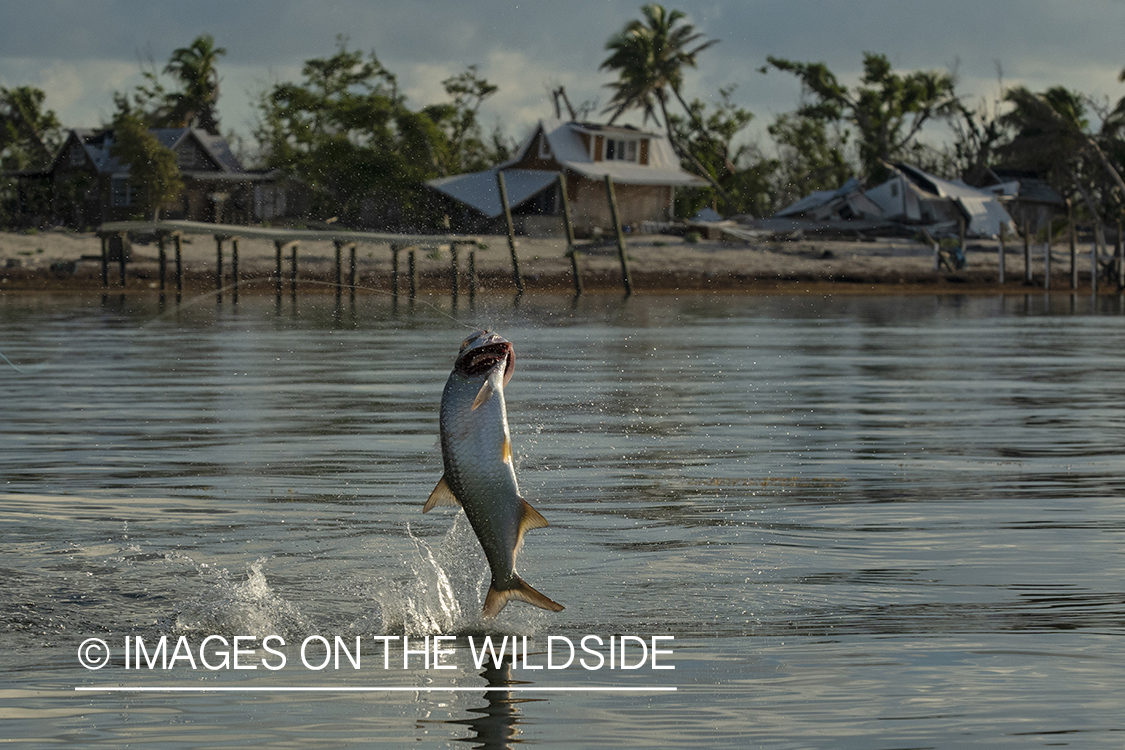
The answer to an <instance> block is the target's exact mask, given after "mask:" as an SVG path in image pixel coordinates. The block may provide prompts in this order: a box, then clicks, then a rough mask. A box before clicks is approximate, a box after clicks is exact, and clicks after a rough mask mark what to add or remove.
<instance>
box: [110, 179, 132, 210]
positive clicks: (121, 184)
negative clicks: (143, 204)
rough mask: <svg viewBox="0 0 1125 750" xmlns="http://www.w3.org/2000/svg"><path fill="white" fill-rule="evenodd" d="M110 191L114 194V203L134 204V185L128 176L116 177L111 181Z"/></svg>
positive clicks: (117, 204)
mask: <svg viewBox="0 0 1125 750" xmlns="http://www.w3.org/2000/svg"><path fill="white" fill-rule="evenodd" d="M110 192H111V193H112V194H113V196H112V203H113V205H115V206H131V205H133V187H132V186H131V185H130V184H129V179H128V178H127V177H114V178H113V179H112V180H111V181H110Z"/></svg>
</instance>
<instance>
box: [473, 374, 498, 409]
mask: <svg viewBox="0 0 1125 750" xmlns="http://www.w3.org/2000/svg"><path fill="white" fill-rule="evenodd" d="M492 393H493V389H492V380H491V378H490V379H488V380H486V381H484V385H482V386H481V387H480V390H479V391H477V397H476V398H474V399H473V408H472V409H470V411H476V410H477V407H478V406H480V405H482V404H484V403H487V402H488V399H490V398H492Z"/></svg>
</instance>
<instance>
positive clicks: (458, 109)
mask: <svg viewBox="0 0 1125 750" xmlns="http://www.w3.org/2000/svg"><path fill="white" fill-rule="evenodd" d="M441 83H442V86H443V87H444V88H445V93H446V94H448V95H449V96H450V97H452V101H450V102H448V103H442V104H434V105H431V106H429V107H426V108H425V109H423V112H424V113H425V114H426V115H427V116H428V117H429V118H430V119H431V120H432V121H433V122H434V123H435V124H437V126H438V127H439V128H440V129H441V130H442V131H443V133H444V135H445V139H444V140H445V143H444V146H445V147H444V148H442V149H440V153H438V154H435V167H436V168H437V170H438V173H439V174H441V175H442V176H445V175H450V174H458V173H461V172H476V171H480V170H484V169H488V168H489V167H491V166H492V165H493V164H495V163H496V161H497V159H496V149H495V147H493V148H490V147H489V145H488V144H487V143H486V142H485V137H484V134H483V133H482V132H481V127H480V122H479V120H478V119H477V111H478V110H479V109H480V105H481V104H482V103H483V102H484V100H485V99H487V98H488V97H490V96H492V95H493V94H495V93H496V92H497V91H499V87H497V86H494V85H492V84H491V83H489V82H488V81H487V80H485V79H484V78H482V77H481V76H480V75H478V74H477V66H475V65H470V66H469V67H468V68H466V69H465V71H464V72H463V73H461V74H459V75H456V76H451V77H449V78H446V79H445V80H444V81H442V82H441ZM494 146H495V144H494Z"/></svg>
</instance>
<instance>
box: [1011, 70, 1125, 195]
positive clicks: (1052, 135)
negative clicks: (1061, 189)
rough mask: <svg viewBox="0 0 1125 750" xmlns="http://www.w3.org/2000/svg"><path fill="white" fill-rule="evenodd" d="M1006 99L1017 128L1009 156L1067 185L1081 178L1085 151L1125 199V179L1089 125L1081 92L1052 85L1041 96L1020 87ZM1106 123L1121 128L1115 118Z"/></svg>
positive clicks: (1012, 124)
mask: <svg viewBox="0 0 1125 750" xmlns="http://www.w3.org/2000/svg"><path fill="white" fill-rule="evenodd" d="M1004 99H1005V100H1006V101H1007V102H1009V103H1010V104H1011V105H1012V110H1011V111H1010V112H1009V113H1008V114H1006V115H1005V116H1004V121H1005V122H1006V123H1007V124H1008V125H1009V126H1011V127H1012V128H1013V129H1014V130H1015V131H1016V134H1015V136H1014V137H1013V138H1012V141H1011V143H1009V144H1007V145H1006V146H1005V147H1004V148H1003V149H1002V153H1003V154H1004V155H1005V156H1006V157H1007V158H1008V159H1009V160H1011V161H1014V162H1017V163H1019V164H1021V165H1023V166H1028V167H1030V168H1032V169H1036V170H1038V171H1040V172H1043V173H1044V174H1046V175H1048V179H1051V180H1053V181H1054V182H1056V184H1057V183H1064V184H1065V182H1067V181H1069V180H1077V178H1078V175H1079V174H1080V173H1081V171H1082V166H1081V158H1082V156H1083V155H1084V154H1085V155H1088V156H1090V157H1092V158H1093V160H1094V161H1095V162H1096V163H1097V165H1098V167H1099V168H1100V169H1102V170H1104V172H1105V174H1106V176H1107V177H1108V178H1109V179H1110V180H1111V181H1112V183H1113V185H1114V186H1115V187H1117V188H1118V189H1119V190H1120V191H1121V194H1122V197H1123V198H1125V181H1122V179H1121V174H1120V173H1119V172H1118V171H1117V169H1116V168H1115V167H1114V166H1113V165H1112V164H1111V163H1110V161H1109V159H1108V158H1107V157H1106V155H1105V151H1103V149H1102V147H1101V145H1099V143H1098V141H1097V139H1096V138H1095V137H1094V136H1093V135H1092V134H1090V133H1089V132H1088V128H1089V125H1090V123H1089V120H1088V119H1087V117H1086V105H1085V102H1084V100H1083V97H1082V96H1081V95H1080V94H1078V93H1076V92H1073V91H1070V90H1068V89H1066V88H1065V87H1063V86H1053V87H1051V88H1049V89H1047V90H1046V91H1044V92H1043V93H1042V94H1033V93H1032V92H1031V91H1029V90H1027V89H1026V88H1025V87H1023V86H1016V87H1014V88H1011V89H1009V90H1008V92H1007V93H1006V94H1005V96H1004ZM1107 125H1108V130H1109V131H1110V132H1111V133H1112V132H1113V131H1114V130H1115V129H1116V128H1117V123H1116V121H1115V120H1113V119H1110V120H1107Z"/></svg>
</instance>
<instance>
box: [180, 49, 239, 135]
mask: <svg viewBox="0 0 1125 750" xmlns="http://www.w3.org/2000/svg"><path fill="white" fill-rule="evenodd" d="M226 53H227V51H226V48H224V47H216V46H215V40H214V38H213V37H212V36H211V35H210V34H202V35H200V36H198V37H196V39H195V41H193V42H192V43H191V45H190V46H188V47H180V48H179V49H177V50H175V51H173V52H172V57H171V58H170V59H169V60H168V65H167V66H166V67H165V68H164V72H165V73H169V74H171V75H173V76H175V77H176V78H178V79H179V80H180V85H181V87H182V88H181V90H180V91H179V92H178V93H175V94H172V95H171V98H172V99H173V101H174V104H173V107H172V113H171V117H170V120H171V121H173V122H176V123H177V124H179V125H180V126H181V127H188V126H194V127H198V128H202V129H203V130H206V131H207V132H208V133H211V134H212V135H218V134H219V119H218V117H217V116H216V114H215V105H216V103H217V102H218V100H219V74H218V72H217V71H216V70H215V62H216V61H217V60H218V59H219V57H220V56H222V55H225V54H226Z"/></svg>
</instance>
